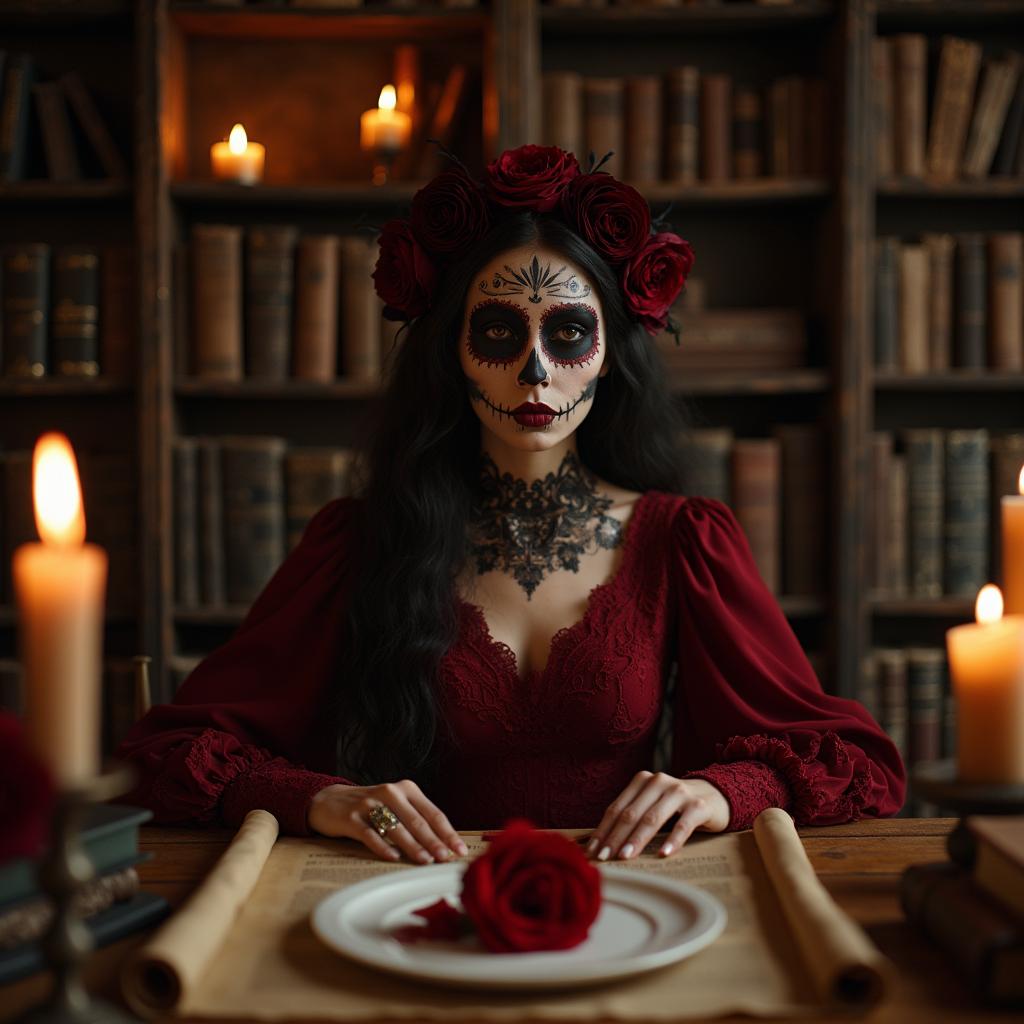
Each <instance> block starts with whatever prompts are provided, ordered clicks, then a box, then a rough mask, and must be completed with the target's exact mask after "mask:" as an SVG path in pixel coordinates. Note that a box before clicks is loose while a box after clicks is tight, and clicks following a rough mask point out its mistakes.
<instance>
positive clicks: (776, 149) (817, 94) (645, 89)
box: [542, 65, 829, 183]
mask: <svg viewBox="0 0 1024 1024" xmlns="http://www.w3.org/2000/svg"><path fill="white" fill-rule="evenodd" d="M542 82H543V92H544V102H543V110H544V116H545V123H544V134H543V138H544V141H545V142H546V143H547V144H548V145H556V146H561V147H562V148H563V149H566V150H568V151H569V152H571V153H576V154H577V156H579V157H580V158H581V160H582V162H583V163H584V164H585V163H586V160H585V159H583V157H584V155H585V154H588V153H594V154H596V155H597V157H598V158H600V157H602V156H603V155H604V154H605V153H609V152H611V153H614V156H613V157H612V158H611V160H610V161H609V162H608V163H607V164H606V165H605V167H606V169H607V170H609V171H611V172H612V173H613V174H616V175H619V176H620V177H625V178H629V179H631V180H633V181H638V182H645V181H646V182H651V181H660V180H665V181H673V182H682V183H685V182H695V181H698V180H700V181H709V182H722V181H729V180H731V179H741V180H749V179H753V178H764V177H769V178H814V177H819V178H820V177H824V176H826V175H827V174H828V152H829V142H828V125H829V118H828V116H827V99H826V91H825V83H824V80H823V79H820V78H809V77H807V76H803V75H785V76H783V77H781V78H777V79H775V80H774V81H772V82H771V83H770V84H769V85H767V86H766V87H764V88H755V87H751V86H747V85H743V84H740V83H738V82H735V81H734V79H733V76H732V75H730V74H726V73H719V72H709V71H701V70H700V69H699V68H697V67H694V66H690V65H688V66H684V67H678V68H673V69H672V70H671V71H669V72H668V74H667V75H665V76H660V75H633V76H630V77H628V78H608V77H600V78H598V77H590V76H587V77H584V76H583V75H580V74H578V73H576V72H574V71H549V72H546V73H545V74H544V75H543V76H542Z"/></svg>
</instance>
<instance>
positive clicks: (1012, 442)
mask: <svg viewBox="0 0 1024 1024" xmlns="http://www.w3.org/2000/svg"><path fill="white" fill-rule="evenodd" d="M989 447H990V450H991V465H990V472H991V478H992V501H991V519H990V521H989V525H990V533H991V537H992V565H993V567H994V568H999V567H1001V566H1003V526H1002V518H1003V512H1002V504H1001V499H1002V498H1003V497H1004V496H1006V495H1016V494H1019V493H1020V491H1019V481H1018V477H1019V476H1020V471H1021V467H1022V466H1024V434H1004V435H1003V436H1002V437H993V438H992V440H991V442H990V445H989ZM1004 568H1005V567H1004ZM1011 577H1012V573H1011ZM1019 578H1020V580H1021V584H1022V587H1024V572H1022V573H1020V574H1019ZM1008 583H1009V580H1007V579H1006V577H1005V574H1004V577H1003V580H1002V585H1003V591H1004V593H1003V597H1004V598H1006V599H1007V604H1009V606H1010V607H1012V608H1024V589H1022V591H1021V593H1019V594H1016V593H1014V594H1013V595H1010V594H1008V593H1007V591H1008V589H1009V588H1008V586H1007V584H1008Z"/></svg>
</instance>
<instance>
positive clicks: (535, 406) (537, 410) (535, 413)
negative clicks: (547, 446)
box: [512, 402, 558, 427]
mask: <svg viewBox="0 0 1024 1024" xmlns="http://www.w3.org/2000/svg"><path fill="white" fill-rule="evenodd" d="M557 415H558V414H557V413H556V412H555V410H554V409H552V408H551V406H549V405H544V403H543V402H523V404H522V405H519V406H516V408H515V409H513V410H512V418H513V419H514V420H515V421H516V423H518V424H519V425H520V426H521V427H546V426H547V425H548V424H549V423H550V422H551V421H552V420H553V419H554V418H555V416H557Z"/></svg>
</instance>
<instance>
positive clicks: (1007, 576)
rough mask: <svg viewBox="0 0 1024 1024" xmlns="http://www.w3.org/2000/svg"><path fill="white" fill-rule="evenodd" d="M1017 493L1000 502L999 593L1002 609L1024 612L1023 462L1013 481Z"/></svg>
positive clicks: (1008, 611) (1017, 612)
mask: <svg viewBox="0 0 1024 1024" xmlns="http://www.w3.org/2000/svg"><path fill="white" fill-rule="evenodd" d="M1017 487H1018V489H1019V491H1020V494H1019V495H1016V494H1009V495H1006V497H1004V498H1003V499H1002V500H1001V502H1000V510H1001V512H1002V521H1003V593H1004V597H1005V599H1006V611H1007V613H1008V614H1010V615H1024V466H1021V470H1020V478H1019V480H1018V481H1017Z"/></svg>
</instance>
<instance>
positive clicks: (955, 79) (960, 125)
mask: <svg viewBox="0 0 1024 1024" xmlns="http://www.w3.org/2000/svg"><path fill="white" fill-rule="evenodd" d="M923 59H924V58H923V54H922V68H923ZM980 63H981V46H980V45H979V44H977V43H973V42H971V41H969V40H967V39H959V38H957V37H956V36H945V37H943V40H942V50H941V53H940V56H939V71H938V80H937V83H936V87H935V102H934V104H933V106H932V121H931V128H930V131H929V138H928V173H929V175H930V176H931V177H933V178H935V179H936V180H939V181H953V180H955V178H956V177H957V175H958V174H959V172H960V163H961V157H962V155H963V151H964V141H965V139H966V137H967V126H968V122H969V120H970V116H971V109H972V106H973V101H974V86H975V82H976V81H977V77H978V67H979V64H980ZM922 88H923V85H922Z"/></svg>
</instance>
